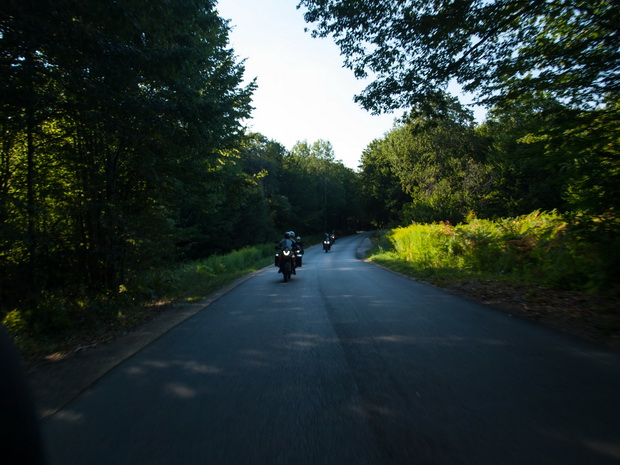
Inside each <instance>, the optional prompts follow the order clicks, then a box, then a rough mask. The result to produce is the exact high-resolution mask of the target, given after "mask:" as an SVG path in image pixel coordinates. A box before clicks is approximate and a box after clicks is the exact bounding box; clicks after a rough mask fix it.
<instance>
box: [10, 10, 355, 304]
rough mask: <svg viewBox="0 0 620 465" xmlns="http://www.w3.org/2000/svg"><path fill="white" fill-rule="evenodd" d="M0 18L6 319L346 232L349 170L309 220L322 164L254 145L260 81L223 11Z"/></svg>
mask: <svg viewBox="0 0 620 465" xmlns="http://www.w3.org/2000/svg"><path fill="white" fill-rule="evenodd" d="M0 15H1V16H0V46H1V49H0V103H1V106H0V131H1V132H0V143H1V152H0V153H1V159H0V224H1V229H0V310H1V311H3V312H5V311H9V310H11V309H12V308H16V307H19V308H26V309H28V308H31V309H32V308H36V306H37V305H38V302H40V301H41V300H44V299H45V296H46V295H49V294H54V293H63V294H64V295H66V296H74V297H76V298H77V297H79V296H85V295H101V294H105V293H112V294H114V293H116V292H118V289H119V286H121V285H123V284H124V283H125V282H126V280H127V279H128V278H129V277H130V276H131V275H132V274H135V273H140V272H141V271H143V270H146V269H149V268H150V267H155V266H160V265H162V264H165V263H170V262H173V261H178V260H183V259H189V258H200V257H205V256H207V255H209V254H212V253H216V252H225V251H229V250H231V249H233V248H239V247H242V246H245V245H248V244H253V243H257V242H261V241H263V242H264V241H272V240H275V239H276V238H277V237H279V236H280V234H281V232H280V231H283V230H284V228H287V229H290V228H297V229H298V230H299V232H300V233H303V232H304V231H308V230H320V229H322V228H323V224H322V223H323V222H330V223H331V222H332V220H335V219H336V218H337V219H338V221H339V223H338V224H337V225H336V224H335V221H334V226H332V227H340V225H341V223H342V221H341V220H340V218H343V217H345V216H346V215H344V214H342V209H343V208H344V207H343V206H342V205H340V204H338V206H335V204H334V203H333V201H335V199H336V198H337V197H336V196H335V195H334V196H333V199H332V194H335V191H336V189H342V187H341V186H340V184H339V183H341V182H349V181H350V178H351V177H352V172H350V170H346V169H345V168H344V167H343V166H342V165H341V164H339V163H337V162H335V161H334V160H333V158H332V159H328V158H325V159H324V160H322V161H321V163H323V165H321V166H322V168H321V169H320V173H321V176H322V178H321V179H322V181H321V182H322V184H321V185H323V186H324V187H325V188H328V189H329V196H330V202H329V205H327V204H320V208H321V211H320V212H314V211H312V212H308V211H307V210H306V209H307V208H315V206H317V205H319V204H318V203H317V202H314V196H315V195H319V193H318V192H315V191H308V190H303V189H304V186H306V187H307V186H309V185H310V184H312V183H313V182H314V181H313V180H312V177H313V176H315V175H317V176H318V174H317V171H316V169H315V168H312V167H311V166H310V164H311V160H312V159H314V158H313V157H314V156H315V154H314V153H310V154H309V155H308V156H307V157H306V159H304V160H305V161H300V160H299V158H300V157H298V156H297V155H294V154H289V153H288V152H287V151H286V150H285V149H284V148H283V147H282V146H281V145H279V144H278V143H276V142H272V141H269V140H267V139H266V138H264V137H262V136H260V135H249V136H248V135H246V134H245V131H244V128H243V126H242V123H241V122H242V121H243V120H244V119H246V118H248V117H249V116H250V112H251V97H252V92H253V89H254V83H251V84H249V85H247V86H243V85H242V84H241V83H242V81H243V72H244V68H243V64H242V63H239V62H237V61H236V58H235V55H234V51H233V50H232V49H231V48H230V47H229V44H228V25H227V22H226V21H225V20H223V19H222V18H221V17H220V16H219V15H218V13H217V11H216V9H215V2H214V1H211V0H175V1H174V2H170V1H165V0H148V1H146V0H126V1H123V2H118V1H112V0H102V1H98V2H83V1H77V0H54V1H44V0H26V1H24V0H19V1H14V0H8V1H6V2H3V4H2V6H1V7H0ZM297 165H299V166H297ZM345 178H346V179H345ZM315 184H316V183H315ZM324 194H325V193H324V192H321V193H320V195H321V196H322V197H321V198H322V199H323V198H326V197H325V196H324ZM325 195H328V194H325ZM351 195H353V194H351ZM340 198H341V197H338V199H339V201H340ZM332 200H333V201H332ZM305 210H306V211H305ZM308 218H312V220H309V219H308ZM330 226H331V225H330ZM342 226H343V227H344V226H345V225H344V224H342Z"/></svg>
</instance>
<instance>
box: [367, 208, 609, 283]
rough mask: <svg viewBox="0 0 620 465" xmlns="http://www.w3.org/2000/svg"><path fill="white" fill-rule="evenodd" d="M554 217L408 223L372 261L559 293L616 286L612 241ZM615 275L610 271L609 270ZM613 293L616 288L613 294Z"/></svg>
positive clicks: (445, 276) (430, 275)
mask: <svg viewBox="0 0 620 465" xmlns="http://www.w3.org/2000/svg"><path fill="white" fill-rule="evenodd" d="M587 230H588V228H585V227H584V226H583V225H576V224H572V223H570V222H569V221H567V220H566V219H565V218H563V217H562V216H561V215H559V214H557V213H556V212H540V211H536V212H533V213H531V214H529V215H524V216H520V217H517V218H507V219H499V220H482V219H476V218H468V220H467V222H465V223H462V224H458V225H456V226H453V225H451V224H449V223H433V224H412V225H410V226H407V227H403V228H397V229H394V230H392V231H390V232H389V233H388V235H387V237H388V238H389V240H390V244H391V250H377V251H376V252H375V253H374V255H373V256H372V257H371V259H372V260H374V261H376V262H379V263H383V264H385V265H387V266H391V267H393V268H397V269H400V270H401V271H405V272H409V273H411V274H414V275H416V276H419V277H422V278H434V279H437V280H442V279H468V278H472V277H476V278H492V279H498V278H499V279H504V280H507V281H512V282H517V283H522V284H528V283H536V284H540V285H544V286H550V287H555V288H562V289H572V290H586V291H602V290H605V289H607V290H609V289H610V288H611V287H613V286H614V285H615V286H617V282H616V279H617V275H615V271H616V272H617V265H618V247H619V246H620V241H618V238H617V237H615V238H614V237H613V236H612V237H611V239H610V238H609V237H607V238H602V237H601V238H600V241H597V240H592V237H589V238H588V235H587V234H585V235H584V231H587ZM614 270H615V271H614ZM616 290H617V289H616Z"/></svg>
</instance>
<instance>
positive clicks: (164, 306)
mask: <svg viewBox="0 0 620 465" xmlns="http://www.w3.org/2000/svg"><path fill="white" fill-rule="evenodd" d="M272 262H273V245H272V244H264V245H259V246H253V247H245V248H243V249H240V250H235V251H232V252H230V253H228V254H224V255H212V256H210V257H208V258H206V259H202V260H194V261H188V262H184V263H181V264H177V265H175V266H169V267H161V268H154V269H152V270H150V271H147V272H145V273H142V274H139V275H136V276H134V277H132V278H131V279H129V280H128V281H127V284H126V285H122V286H121V289H119V292H114V293H109V294H107V295H105V296H104V295H100V294H95V295H92V296H91V298H88V297H85V296H80V297H77V296H68V295H63V294H48V295H46V297H45V299H44V300H43V301H42V302H40V303H39V305H38V306H37V307H36V308H33V309H31V310H30V311H29V310H17V309H15V310H13V311H10V312H8V313H6V314H5V315H4V318H3V321H2V324H3V325H4V327H5V328H6V329H7V330H8V331H9V333H10V334H11V335H12V336H13V338H14V341H15V343H16V344H17V346H18V348H19V349H20V351H21V352H22V354H23V356H24V358H25V359H26V360H28V361H31V362H32V361H35V360H37V359H40V358H42V357H48V358H49V357H52V358H53V357H54V356H57V355H59V354H63V353H66V352H68V351H72V350H75V349H76V348H79V347H84V346H95V345H99V344H101V343H105V342H108V341H109V340H111V339H113V338H114V337H116V336H118V335H119V334H122V333H124V332H126V331H129V330H131V329H133V328H135V327H136V326H138V325H140V324H142V323H144V322H146V321H148V320H150V319H152V318H153V317H155V316H157V315H159V314H161V313H162V312H166V311H170V310H171V309H172V308H173V307H174V306H176V305H182V304H184V303H192V302H198V301H200V300H203V299H204V298H205V297H206V296H207V295H208V294H210V293H212V292H213V291H215V290H217V289H220V288H221V287H223V286H225V285H227V284H230V283H232V282H233V281H234V280H235V279H237V278H239V277H241V276H243V275H246V274H248V273H251V272H253V271H256V270H259V269H261V268H264V267H265V266H267V265H269V264H270V263H272ZM33 321H34V324H33Z"/></svg>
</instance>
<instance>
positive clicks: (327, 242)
mask: <svg viewBox="0 0 620 465" xmlns="http://www.w3.org/2000/svg"><path fill="white" fill-rule="evenodd" d="M331 248H332V243H331V241H330V240H329V239H324V240H323V250H324V251H325V253H327V252H329V249H331Z"/></svg>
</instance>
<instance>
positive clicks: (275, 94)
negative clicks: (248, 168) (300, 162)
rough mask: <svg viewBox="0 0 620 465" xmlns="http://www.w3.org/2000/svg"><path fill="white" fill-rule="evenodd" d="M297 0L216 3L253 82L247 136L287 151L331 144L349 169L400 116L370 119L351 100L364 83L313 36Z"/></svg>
mask: <svg viewBox="0 0 620 465" xmlns="http://www.w3.org/2000/svg"><path fill="white" fill-rule="evenodd" d="M296 5H297V0H219V1H218V5H217V10H218V11H219V13H220V16H222V17H223V18H225V19H229V20H230V26H231V27H232V32H231V34H230V45H231V47H232V48H233V50H234V51H235V54H236V55H237V56H238V59H239V60H242V59H245V60H246V61H245V68H246V71H245V76H246V78H247V79H248V81H249V80H251V79H252V78H255V77H256V78H257V85H258V89H257V90H256V91H255V93H254V98H253V106H254V108H255V109H254V111H253V112H252V116H253V117H252V119H251V120H249V121H247V122H246V124H247V126H248V127H249V128H250V130H251V131H253V132H259V133H261V134H263V135H264V136H266V137H267V138H269V139H272V140H275V141H277V142H280V143H281V144H282V145H284V146H285V147H286V148H287V149H289V150H290V149H291V148H292V147H293V145H294V144H295V143H296V142H299V141H304V140H306V141H308V142H310V143H312V142H315V141H317V140H319V139H322V140H326V141H329V142H331V144H332V146H333V148H334V156H335V159H336V160H341V161H342V162H343V163H344V165H345V166H348V167H349V168H352V169H357V167H358V165H359V163H360V157H361V155H362V152H363V151H364V149H365V148H366V147H367V146H368V144H370V143H371V142H372V141H373V140H375V139H380V138H382V137H383V136H384V135H385V134H386V133H387V132H388V131H389V130H390V129H391V128H392V127H393V124H394V119H395V118H396V117H398V116H401V115H402V111H400V112H396V113H393V114H387V115H380V116H373V115H371V114H370V112H367V111H366V110H364V109H362V108H361V107H360V106H359V105H358V104H357V103H355V102H354V101H353V97H354V95H355V94H357V93H360V92H361V91H362V90H363V89H364V87H366V85H367V84H368V83H364V82H363V81H359V80H357V79H356V78H355V77H354V76H353V72H352V71H351V70H349V69H346V68H343V66H342V63H343V58H342V57H341V56H340V51H339V49H338V47H337V46H336V45H335V44H334V42H333V40H332V39H331V38H326V39H313V38H312V37H311V35H310V33H309V32H304V28H305V27H307V26H308V25H307V24H306V22H305V21H304V19H303V11H302V10H297V9H296V8H295V7H296Z"/></svg>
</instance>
